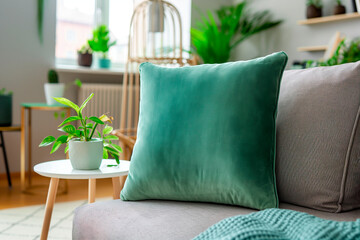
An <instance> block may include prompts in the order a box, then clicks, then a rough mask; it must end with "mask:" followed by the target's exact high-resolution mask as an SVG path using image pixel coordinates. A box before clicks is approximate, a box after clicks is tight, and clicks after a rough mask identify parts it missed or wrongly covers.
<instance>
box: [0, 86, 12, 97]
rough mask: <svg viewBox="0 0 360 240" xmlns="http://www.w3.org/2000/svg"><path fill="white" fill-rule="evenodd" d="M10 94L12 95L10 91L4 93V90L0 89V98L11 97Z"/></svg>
mask: <svg viewBox="0 0 360 240" xmlns="http://www.w3.org/2000/svg"><path fill="white" fill-rule="evenodd" d="M12 94H13V92H12V91H8V92H6V89H5V88H2V89H0V96H8V95H12Z"/></svg>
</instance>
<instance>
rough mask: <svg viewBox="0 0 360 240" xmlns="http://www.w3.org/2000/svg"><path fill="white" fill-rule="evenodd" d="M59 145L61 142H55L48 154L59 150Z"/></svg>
mask: <svg viewBox="0 0 360 240" xmlns="http://www.w3.org/2000/svg"><path fill="white" fill-rule="evenodd" d="M60 145H61V142H55V143H54V145H53V147H52V149H51V152H50V154H52V153H54V152H56V151H57V150H58V149H59V147H60Z"/></svg>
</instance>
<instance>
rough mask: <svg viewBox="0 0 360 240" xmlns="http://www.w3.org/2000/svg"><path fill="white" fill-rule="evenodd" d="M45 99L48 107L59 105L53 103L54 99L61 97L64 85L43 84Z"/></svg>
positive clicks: (55, 102)
mask: <svg viewBox="0 0 360 240" xmlns="http://www.w3.org/2000/svg"><path fill="white" fill-rule="evenodd" d="M44 89H45V97H46V103H47V104H48V105H55V104H59V103H58V102H57V101H55V100H54V99H53V98H54V97H63V96H64V91H65V84H64V83H45V85H44Z"/></svg>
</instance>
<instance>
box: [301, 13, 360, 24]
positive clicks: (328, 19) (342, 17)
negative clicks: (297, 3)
mask: <svg viewBox="0 0 360 240" xmlns="http://www.w3.org/2000/svg"><path fill="white" fill-rule="evenodd" d="M356 18H360V14H359V13H346V14H339V15H332V16H326V17H319V18H310V19H306V20H300V21H298V24H299V25H313V24H319V23H328V22H336V21H343V20H349V19H356Z"/></svg>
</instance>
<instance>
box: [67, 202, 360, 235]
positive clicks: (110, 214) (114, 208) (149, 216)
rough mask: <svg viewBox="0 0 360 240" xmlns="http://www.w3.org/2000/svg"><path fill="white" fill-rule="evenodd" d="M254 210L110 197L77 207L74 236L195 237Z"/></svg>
mask: <svg viewBox="0 0 360 240" xmlns="http://www.w3.org/2000/svg"><path fill="white" fill-rule="evenodd" d="M280 208H284V209H292V210H296V211H301V212H306V213H309V214H312V215H315V216H317V217H321V218H324V219H330V220H337V221H354V220H356V219H357V218H360V210H355V211H350V212H345V213H338V214H336V213H328V212H321V211H317V210H313V209H308V208H303V207H298V206H294V205H290V204H280ZM252 212H255V210H253V209H248V208H242V207H236V206H227V205H220V204H211V203H193V202H176V201H156V200H147V201H139V202H126V201H121V200H111V201H105V202H98V203H93V204H87V205H84V206H82V207H80V208H78V209H77V210H76V212H75V217H74V222H73V239H74V240H76V239H89V240H91V239H103V240H107V239H158V240H161V239H173V240H176V239H192V238H194V237H195V236H197V235H198V234H200V233H201V232H203V231H205V230H206V229H207V228H208V227H210V226H212V225H213V224H215V223H217V222H219V221H220V220H222V219H224V218H227V217H231V216H236V215H244V214H249V213H252Z"/></svg>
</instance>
